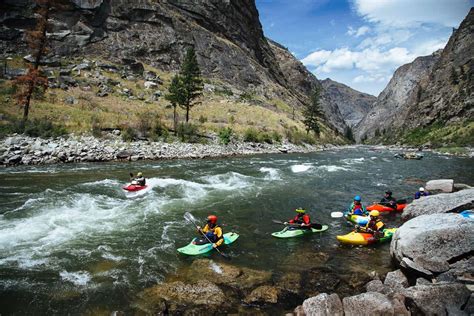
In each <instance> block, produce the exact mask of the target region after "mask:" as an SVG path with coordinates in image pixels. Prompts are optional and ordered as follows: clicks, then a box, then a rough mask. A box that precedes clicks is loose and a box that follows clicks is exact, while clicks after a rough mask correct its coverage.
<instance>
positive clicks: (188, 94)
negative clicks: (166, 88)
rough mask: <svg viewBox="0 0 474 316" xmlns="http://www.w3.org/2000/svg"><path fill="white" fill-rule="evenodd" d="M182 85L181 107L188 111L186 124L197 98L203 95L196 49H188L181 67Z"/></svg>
mask: <svg viewBox="0 0 474 316" xmlns="http://www.w3.org/2000/svg"><path fill="white" fill-rule="evenodd" d="M180 77H181V83H182V86H183V93H184V96H183V100H182V103H180V105H181V106H182V107H183V108H184V109H185V110H186V123H187V122H188V121H189V110H190V109H191V107H193V106H194V104H195V100H196V98H198V97H199V96H200V95H201V94H202V88H203V84H202V78H201V71H200V70H199V64H198V62H197V59H196V53H195V52H194V48H192V47H191V48H188V50H187V51H186V56H185V57H184V61H183V64H182V65H181V72H180Z"/></svg>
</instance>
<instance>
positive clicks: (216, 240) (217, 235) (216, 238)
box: [198, 215, 224, 248]
mask: <svg viewBox="0 0 474 316" xmlns="http://www.w3.org/2000/svg"><path fill="white" fill-rule="evenodd" d="M198 231H199V232H200V233H203V234H205V235H206V237H207V238H208V239H209V240H210V241H211V242H212V247H214V248H217V247H219V246H220V245H222V243H223V242H224V238H223V237H222V236H223V233H222V228H221V227H220V226H219V225H217V216H216V215H209V216H208V217H207V223H206V226H204V228H202V229H201V227H199V226H198ZM206 241H207V240H206Z"/></svg>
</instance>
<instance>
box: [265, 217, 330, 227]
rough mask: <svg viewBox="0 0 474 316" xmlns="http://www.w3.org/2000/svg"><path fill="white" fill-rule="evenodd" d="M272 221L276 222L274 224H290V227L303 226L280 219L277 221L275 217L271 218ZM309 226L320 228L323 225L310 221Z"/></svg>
mask: <svg viewBox="0 0 474 316" xmlns="http://www.w3.org/2000/svg"><path fill="white" fill-rule="evenodd" d="M272 222H274V223H276V224H283V225H286V226H290V227H300V228H301V227H304V226H301V225H300V224H291V223H286V224H285V223H284V222H282V221H279V220H277V219H272ZM311 228H314V229H321V228H323V225H321V224H317V223H311Z"/></svg>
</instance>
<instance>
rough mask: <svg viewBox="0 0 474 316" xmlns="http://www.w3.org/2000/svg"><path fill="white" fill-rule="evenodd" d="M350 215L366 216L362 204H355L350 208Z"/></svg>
mask: <svg viewBox="0 0 474 316" xmlns="http://www.w3.org/2000/svg"><path fill="white" fill-rule="evenodd" d="M350 213H351V214H352V215H364V213H365V210H364V207H363V206H362V203H360V204H355V203H354V202H353V203H352V204H351V207H350Z"/></svg>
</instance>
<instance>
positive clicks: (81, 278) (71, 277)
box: [59, 271, 92, 286]
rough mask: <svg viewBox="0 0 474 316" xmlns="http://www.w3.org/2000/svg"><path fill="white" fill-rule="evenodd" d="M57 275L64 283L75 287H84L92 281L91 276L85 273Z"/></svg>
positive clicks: (64, 272)
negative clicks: (69, 283) (66, 282)
mask: <svg viewBox="0 0 474 316" xmlns="http://www.w3.org/2000/svg"><path fill="white" fill-rule="evenodd" d="M59 275H60V276H61V278H62V279H63V280H64V281H68V282H71V283H73V284H74V285H76V286H86V285H87V284H88V283H89V282H90V280H91V279H92V276H91V275H90V273H89V272H87V271H77V272H67V271H61V272H60V273H59Z"/></svg>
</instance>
